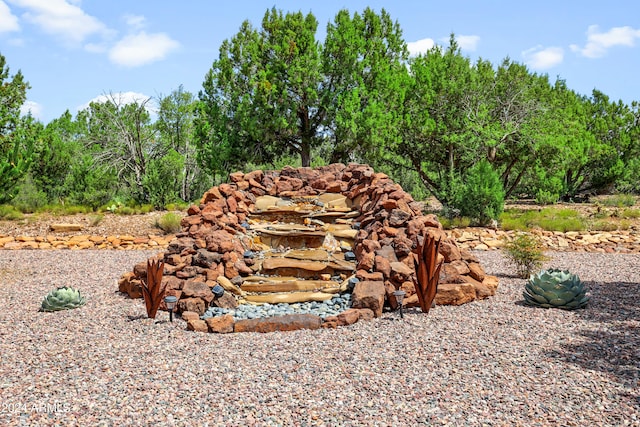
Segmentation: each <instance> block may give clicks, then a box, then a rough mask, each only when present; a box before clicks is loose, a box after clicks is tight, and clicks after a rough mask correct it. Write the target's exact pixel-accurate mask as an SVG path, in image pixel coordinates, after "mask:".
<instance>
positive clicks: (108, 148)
mask: <svg viewBox="0 0 640 427" xmlns="http://www.w3.org/2000/svg"><path fill="white" fill-rule="evenodd" d="M150 101H151V99H146V100H144V101H141V102H132V103H125V102H123V100H122V99H121V98H120V97H119V96H117V95H112V94H110V95H108V96H107V100H106V101H105V102H92V103H91V104H90V106H89V108H88V109H87V110H84V111H82V112H80V113H78V116H77V120H78V121H79V122H81V124H80V125H81V126H82V129H84V132H85V134H84V144H85V146H86V147H87V148H89V151H90V152H91V153H92V154H93V156H94V159H95V160H96V163H97V164H99V165H102V166H104V167H105V168H106V169H107V170H113V171H115V173H116V177H117V178H118V181H119V182H124V183H125V184H126V185H127V187H128V188H129V189H130V191H131V193H132V196H133V198H134V199H135V200H136V201H137V202H146V201H147V198H148V196H147V195H146V194H145V192H144V185H143V179H144V176H145V173H146V168H147V163H148V162H149V160H151V159H155V158H158V157H162V156H163V155H164V154H165V153H166V151H167V148H166V147H163V146H162V144H159V143H158V141H157V135H156V132H155V129H154V127H153V126H152V125H151V117H150V114H149V111H148V109H147V104H148V103H149V102H150ZM114 190H115V189H114ZM114 193H115V191H114Z"/></svg>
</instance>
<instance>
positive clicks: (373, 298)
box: [351, 281, 385, 317]
mask: <svg viewBox="0 0 640 427" xmlns="http://www.w3.org/2000/svg"><path fill="white" fill-rule="evenodd" d="M384 297H385V289H384V282H382V281H375V282H374V281H364V282H358V283H356V285H355V287H354V289H353V294H352V296H351V307H353V308H368V309H370V310H371V311H373V313H374V315H375V317H380V316H382V307H383V306H384Z"/></svg>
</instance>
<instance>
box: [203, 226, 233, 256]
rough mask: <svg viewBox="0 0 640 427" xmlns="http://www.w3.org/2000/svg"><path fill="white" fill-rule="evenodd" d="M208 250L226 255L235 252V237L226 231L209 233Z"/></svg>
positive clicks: (207, 238)
mask: <svg viewBox="0 0 640 427" xmlns="http://www.w3.org/2000/svg"><path fill="white" fill-rule="evenodd" d="M205 240H206V241H207V250H209V251H211V252H219V253H222V254H223V253H225V252H230V251H232V250H233V235H231V234H229V233H228V232H226V231H224V230H216V231H212V232H211V233H208V234H207V236H206V238H205Z"/></svg>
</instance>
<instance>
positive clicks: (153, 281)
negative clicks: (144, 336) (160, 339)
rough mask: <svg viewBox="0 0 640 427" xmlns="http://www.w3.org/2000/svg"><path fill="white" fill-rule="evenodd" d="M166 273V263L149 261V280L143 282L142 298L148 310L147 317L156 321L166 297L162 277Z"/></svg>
mask: <svg viewBox="0 0 640 427" xmlns="http://www.w3.org/2000/svg"><path fill="white" fill-rule="evenodd" d="M163 272H164V262H162V261H161V260H152V259H150V260H148V261H147V278H146V280H145V281H143V286H142V296H143V297H144V302H145V305H146V308H147V316H149V317H150V318H151V319H155V317H156V314H157V313H158V308H159V307H160V303H161V302H162V298H163V297H164V288H165V286H162V275H163Z"/></svg>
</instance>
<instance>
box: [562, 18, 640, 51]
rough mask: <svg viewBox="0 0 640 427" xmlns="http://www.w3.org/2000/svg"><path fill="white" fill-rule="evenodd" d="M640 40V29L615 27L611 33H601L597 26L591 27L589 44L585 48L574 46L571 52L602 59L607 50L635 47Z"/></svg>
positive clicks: (588, 34)
mask: <svg viewBox="0 0 640 427" xmlns="http://www.w3.org/2000/svg"><path fill="white" fill-rule="evenodd" d="M637 39H640V29H635V28H632V27H628V26H627V27H613V28H611V29H609V31H606V32H601V31H600V29H599V27H598V26H597V25H591V26H589V28H588V30H587V44H585V45H584V47H580V46H578V45H575V44H572V45H571V46H570V47H571V50H572V51H574V52H577V53H579V54H581V55H582V56H586V57H587V58H600V57H602V56H604V55H606V53H607V50H608V49H609V48H611V47H614V46H627V47H633V46H634V45H635V42H636V40H637Z"/></svg>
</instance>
